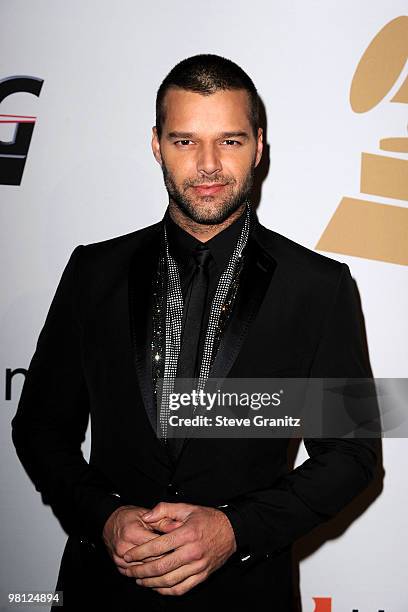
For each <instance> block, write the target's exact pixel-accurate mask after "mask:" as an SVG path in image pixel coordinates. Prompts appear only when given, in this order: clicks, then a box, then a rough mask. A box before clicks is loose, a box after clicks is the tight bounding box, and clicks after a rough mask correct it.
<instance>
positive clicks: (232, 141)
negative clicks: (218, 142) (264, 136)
mask: <svg viewBox="0 0 408 612" xmlns="http://www.w3.org/2000/svg"><path fill="white" fill-rule="evenodd" d="M223 142H227V143H228V144H232V145H234V143H235V144H237V145H240V144H241V143H240V142H239V140H229V139H227V140H223Z"/></svg>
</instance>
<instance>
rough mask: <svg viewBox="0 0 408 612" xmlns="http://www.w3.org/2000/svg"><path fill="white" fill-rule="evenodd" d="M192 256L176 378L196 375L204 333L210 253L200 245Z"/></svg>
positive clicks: (205, 247)
mask: <svg viewBox="0 0 408 612" xmlns="http://www.w3.org/2000/svg"><path fill="white" fill-rule="evenodd" d="M193 255H194V259H195V262H196V266H195V270H194V274H193V278H192V280H191V292H190V300H189V302H188V305H187V311H186V313H185V323H184V330H183V336H182V341H181V348H180V356H179V360H178V366H177V377H178V378H195V377H196V376H197V375H198V373H199V367H200V364H199V362H198V359H199V354H198V353H199V347H200V336H201V334H202V333H204V331H205V330H204V329H202V327H203V316H204V312H205V307H206V301H207V291H208V264H209V261H210V259H211V252H210V249H209V248H208V247H207V246H206V245H205V244H200V245H198V246H197V247H196V249H195V251H194V253H193Z"/></svg>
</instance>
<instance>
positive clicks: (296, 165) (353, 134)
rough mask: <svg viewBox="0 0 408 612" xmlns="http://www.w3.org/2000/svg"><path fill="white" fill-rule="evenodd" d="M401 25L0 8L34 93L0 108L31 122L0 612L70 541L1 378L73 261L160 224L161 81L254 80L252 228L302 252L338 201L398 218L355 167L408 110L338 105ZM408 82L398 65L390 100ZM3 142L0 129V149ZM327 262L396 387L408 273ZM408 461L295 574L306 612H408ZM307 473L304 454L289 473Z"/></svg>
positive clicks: (18, 222)
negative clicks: (227, 64)
mask: <svg viewBox="0 0 408 612" xmlns="http://www.w3.org/2000/svg"><path fill="white" fill-rule="evenodd" d="M406 9H407V5H406V2H405V1H403V0H343V1H342V2H337V1H336V0H320V1H318V0H308V1H302V0H275V1H272V2H271V1H270V0H269V1H268V0H253V1H252V2H246V1H243V0H234V2H232V1H230V2H228V1H226V0H221V1H219V2H214V1H211V0H210V1H208V2H206V3H196V4H194V3H192V2H189V1H188V0H173V1H172V2H165V1H164V0H158V1H156V2H154V3H147V4H144V5H142V4H139V3H136V2H134V1H131V0H122V2H117V3H113V2H109V1H108V0H93V1H92V0H71V1H70V2H63V1H62V0H60V1H55V0H37V2H24V1H23V0H13V1H11V0H10V1H7V0H2V2H1V3H0V45H1V53H0V81H2V80H4V79H6V78H10V77H13V76H16V75H28V76H32V77H36V78H40V79H43V80H44V84H43V87H42V90H41V93H40V96H39V97H36V96H33V95H30V94H27V93H16V94H14V95H11V96H9V97H7V98H5V99H4V100H3V101H2V102H1V104H0V113H1V114H2V115H7V114H9V115H24V116H35V117H36V122H35V127H34V132H33V137H32V141H31V146H30V148H29V152H28V156H27V162H26V166H25V170H24V174H23V178H22V181H21V184H20V185H18V186H16V185H13V186H12V185H0V198H1V204H0V215H1V228H2V240H1V242H0V253H1V261H2V266H1V274H2V283H1V287H2V300H1V305H0V308H1V310H0V344H1V347H2V351H1V361H0V388H1V411H0V418H1V423H0V424H1V429H0V436H1V437H0V470H1V471H0V475H1V534H0V563H1V575H2V578H1V585H0V610H8V609H9V608H8V607H7V598H6V594H7V592H9V591H13V590H29V589H35V590H40V589H45V590H52V589H53V588H54V586H55V582H56V578H57V572H58V567H59V561H60V557H61V554H62V550H63V546H64V543H65V540H66V535H65V533H64V532H63V531H62V530H61V528H60V526H59V524H58V522H57V520H56V519H55V517H54V516H53V514H52V512H51V510H50V509H49V508H48V507H44V506H43V505H42V502H41V498H40V495H39V494H38V493H37V492H36V491H35V490H34V487H33V486H32V484H31V483H30V482H29V480H28V478H27V476H26V474H25V472H24V470H23V468H22V467H21V466H20V464H19V462H18V460H17V457H16V455H15V451H14V447H13V445H12V442H11V427H10V421H11V418H12V417H13V416H14V414H15V411H16V408H17V403H18V399H19V395H20V391H21V386H22V381H23V376H22V375H16V376H15V377H14V378H13V383H12V389H11V397H7V396H6V376H7V369H8V368H9V369H12V370H13V369H16V368H26V367H28V363H29V361H30V358H31V356H32V353H33V351H34V348H35V343H36V341H37V337H38V334H39V331H40V329H41V327H42V325H43V323H44V320H45V316H46V313H47V311H48V308H49V305H50V302H51V299H52V296H53V294H54V291H55V289H56V286H57V283H58V280H59V278H60V275H61V273H62V270H63V268H64V266H65V264H66V262H67V259H68V257H69V254H70V253H71V251H72V250H73V248H74V247H75V246H76V245H78V244H88V243H91V242H96V241H101V240H104V239H106V238H110V237H113V236H117V235H120V234H124V233H128V232H131V231H133V230H135V229H137V228H140V227H143V226H146V225H149V224H151V223H154V222H156V221H158V220H159V219H160V218H161V217H162V215H163V213H164V209H165V206H166V204H167V194H166V191H165V189H164V186H163V181H162V174H161V170H160V167H159V166H158V165H157V163H156V162H155V160H154V158H153V156H152V153H151V148H150V139H151V127H152V126H153V125H154V122H155V115H154V103H155V95H156V91H157V88H158V86H159V85H160V82H161V81H162V79H163V78H164V76H165V75H166V74H167V73H168V71H169V70H170V69H171V68H172V67H173V65H174V64H176V63H177V62H178V61H180V60H181V59H183V58H184V57H188V56H190V55H195V54H197V53H218V54H220V55H224V56H225V57H228V58H230V59H232V60H234V61H236V62H237V63H238V64H239V65H241V66H242V67H243V68H244V69H245V70H246V71H247V72H248V74H249V75H250V76H251V77H252V78H253V80H254V82H255V84H256V86H257V88H258V90H259V93H260V96H261V98H262V100H263V103H264V105H265V109H266V115H267V134H266V135H267V141H268V144H269V147H270V151H269V155H270V169H269V173H268V176H267V177H266V180H265V181H264V183H263V188H262V197H261V203H260V206H259V208H258V215H259V218H260V220H261V222H262V223H263V224H265V225H266V226H268V227H270V228H271V229H274V230H276V231H277V232H280V233H282V234H284V235H286V236H288V237H290V238H291V239H293V240H295V241H297V242H299V243H301V244H303V245H305V246H307V247H309V248H311V249H314V248H315V247H316V244H317V242H318V240H319V238H320V236H321V235H322V233H323V231H324V229H325V228H326V226H327V224H328V222H329V220H330V218H331V216H332V215H333V213H334V212H335V210H336V208H337V206H338V204H339V202H340V200H341V199H342V197H343V196H346V195H347V196H351V197H359V196H360V197H362V199H365V200H373V201H374V200H375V201H378V202H381V203H385V204H392V203H393V202H392V200H388V199H387V198H376V197H374V196H371V197H370V196H361V194H360V156H361V152H362V151H366V152H372V153H376V152H378V142H379V140H380V138H384V137H387V136H404V135H406V105H403V104H395V103H393V104H390V103H389V99H390V96H386V98H385V99H384V101H383V102H382V103H381V104H379V105H378V106H377V107H376V108H374V109H373V110H372V111H371V112H368V113H365V114H356V113H354V112H353V111H352V109H351V107H350V102H349V90H350V83H351V80H352V77H353V74H354V72H355V69H356V66H357V64H358V62H359V60H360V58H361V56H362V54H363V53H364V50H365V49H366V48H367V46H368V44H369V43H370V41H371V40H372V38H373V37H374V36H375V35H376V34H377V33H378V32H379V31H380V30H381V28H383V26H385V24H387V23H388V22H389V21H391V20H392V19H394V18H396V17H398V16H400V15H403V14H404V11H406ZM407 74H408V71H407V65H405V68H404V71H403V74H402V75H401V77H400V79H399V81H398V83H402V81H403V78H405V76H406V75H407ZM14 129H15V124H13V123H0V141H3V142H5V141H10V140H12V139H13V134H14ZM395 157H398V155H395ZM399 157H401V158H403V157H404V155H402V154H401V155H400V156H399ZM406 157H407V156H406V155H405V158H406ZM1 163H2V157H1V156H0V164H1ZM394 203H395V204H398V205H399V206H403V205H404V204H403V203H401V202H394ZM407 239H408V237H407ZM324 254H325V255H327V256H329V257H333V258H334V259H338V260H340V261H344V262H346V263H347V264H348V265H349V266H350V269H351V272H352V275H353V277H354V278H355V280H356V282H357V285H358V288H359V291H360V295H361V301H362V308H363V312H364V316H365V323H366V328H367V337H368V345H369V351H370V358H371V364H372V368H373V373H374V375H375V376H377V377H407V376H408V351H407V331H408V324H407V320H408V317H407V312H408V290H407V267H406V266H405V265H400V264H395V263H388V262H385V261H379V260H372V259H364V258H361V257H355V256H352V255H345V254H341V253H330V252H325V253H324ZM88 449H89V439H87V443H86V445H85V448H84V452H85V454H86V456H87V453H88ZM405 449H406V441H405V440H403V439H400V440H396V439H387V440H384V465H385V471H386V475H385V480H384V489H383V491H382V494H381V495H379V496H378V497H377V498H376V499H375V501H374V502H373V503H372V504H371V505H370V506H369V507H368V509H367V510H366V511H365V512H364V513H363V514H362V515H361V516H360V517H359V518H358V519H357V520H356V521H355V522H354V523H353V524H352V525H351V526H350V527H349V528H348V529H347V531H345V532H344V533H343V534H341V535H339V537H337V538H335V539H331V540H329V541H328V542H326V543H325V544H324V545H323V546H322V547H320V548H319V549H318V550H316V551H315V552H314V553H313V554H309V555H308V556H306V558H304V559H303V560H302V562H301V565H300V572H301V574H300V578H301V589H302V600H303V610H304V612H313V610H314V602H313V598H314V597H326V598H331V605H330V602H326V604H327V606H329V605H330V607H326V608H324V610H325V611H330V610H332V611H333V612H344V611H345V612H348V611H350V612H351V611H352V610H358V611H359V612H377V611H378V610H384V611H385V612H406V610H407V609H408V582H407V580H406V568H407V560H406V546H407V544H408V537H407V536H408V524H407V518H406V507H407V505H408V489H407V488H406V487H405V486H403V483H404V478H403V477H402V476H401V474H404V473H405V471H406V469H407V457H406V452H405ZM305 457H306V455H305V453H304V451H303V450H301V452H300V455H299V456H298V459H297V463H299V462H301V461H303V460H304V459H305ZM24 609H26V610H27V607H25V608H24ZM322 610H323V608H322Z"/></svg>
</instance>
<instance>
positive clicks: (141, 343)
mask: <svg viewBox="0 0 408 612" xmlns="http://www.w3.org/2000/svg"><path fill="white" fill-rule="evenodd" d="M161 225H162V222H159V223H157V224H156V225H155V226H153V228H152V233H151V234H150V235H149V236H148V237H147V238H146V239H145V240H144V241H143V243H141V244H140V245H139V246H138V248H137V249H136V251H135V252H134V254H133V256H132V258H131V262H130V266H129V277H128V286H129V320H130V328H131V335H132V346H133V357H134V365H135V369H136V374H137V378H138V381H139V387H140V390H141V394H142V399H143V403H144V407H145V410H146V415H147V417H148V419H149V422H150V425H151V427H152V430H153V432H154V435H155V437H156V439H157V440H158V441H159V442H160V439H159V438H157V436H156V406H155V403H154V397H153V385H152V367H151V361H150V357H151V354H150V346H149V343H150V341H151V333H152V281H153V279H154V276H155V273H156V270H157V264H158V258H159V252H160V230H161ZM161 446H163V449H164V445H163V444H161Z"/></svg>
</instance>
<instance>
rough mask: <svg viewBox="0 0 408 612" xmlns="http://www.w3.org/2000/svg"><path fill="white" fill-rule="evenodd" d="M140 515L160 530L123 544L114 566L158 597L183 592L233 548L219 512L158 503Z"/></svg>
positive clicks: (227, 525)
mask: <svg viewBox="0 0 408 612" xmlns="http://www.w3.org/2000/svg"><path fill="white" fill-rule="evenodd" d="M140 518H141V520H142V522H143V523H144V524H145V526H146V527H147V528H148V529H151V530H154V531H161V532H165V533H162V535H158V534H157V533H153V531H152V532H151V537H149V539H148V541H144V542H143V543H141V544H138V545H137V546H133V547H132V548H128V549H127V550H126V551H125V552H124V553H122V554H121V557H122V559H121V563H119V564H118V569H119V571H120V572H121V573H122V574H124V575H126V576H128V577H131V578H135V579H136V582H137V583H138V584H139V585H141V586H144V587H150V588H152V589H153V590H154V591H157V592H158V593H161V594H162V595H182V594H184V593H186V592H187V591H189V590H190V589H192V588H193V587H194V586H196V585H197V584H199V583H200V582H203V581H204V580H206V579H207V578H208V576H209V575H210V574H211V573H212V572H213V571H215V570H216V569H218V568H219V567H221V566H222V565H223V564H224V563H225V562H226V561H227V559H228V558H229V557H230V556H231V555H232V554H233V553H234V552H235V550H236V542H235V536H234V531H233V529H232V527H231V524H230V522H229V520H228V518H227V517H226V515H225V514H224V513H223V512H221V511H220V510H217V509H214V508H211V507H208V506H196V505H191V504H183V503H166V502H160V503H159V504H157V505H156V506H155V507H154V508H153V509H152V510H151V511H149V512H147V513H141V514H140ZM145 540H146V539H145ZM123 561H124V562H125V563H123Z"/></svg>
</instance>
